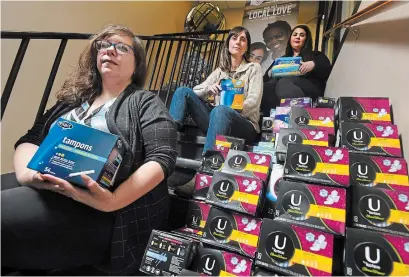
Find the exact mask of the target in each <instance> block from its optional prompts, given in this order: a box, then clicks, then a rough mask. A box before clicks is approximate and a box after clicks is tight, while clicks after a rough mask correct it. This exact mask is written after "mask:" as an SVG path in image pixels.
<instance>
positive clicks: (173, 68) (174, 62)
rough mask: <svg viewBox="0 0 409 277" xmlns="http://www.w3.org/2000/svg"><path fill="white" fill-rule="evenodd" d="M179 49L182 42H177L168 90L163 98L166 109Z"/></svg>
mask: <svg viewBox="0 0 409 277" xmlns="http://www.w3.org/2000/svg"><path fill="white" fill-rule="evenodd" d="M181 48H182V41H180V40H179V42H178V46H177V49H176V54H175V58H174V60H173V66H172V71H171V72H170V77H169V86H168V90H167V92H166V98H165V106H166V107H167V106H168V101H169V94H170V91H171V89H172V85H173V76H175V70H176V65H177V63H178V60H179V54H180V49H181Z"/></svg>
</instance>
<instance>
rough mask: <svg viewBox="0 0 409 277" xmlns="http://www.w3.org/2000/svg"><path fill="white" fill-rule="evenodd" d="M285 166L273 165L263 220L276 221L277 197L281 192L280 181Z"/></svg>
mask: <svg viewBox="0 0 409 277" xmlns="http://www.w3.org/2000/svg"><path fill="white" fill-rule="evenodd" d="M283 173H284V166H283V165H281V164H273V165H272V169H271V173H270V179H269V180H268V186H267V191H266V197H265V200H264V205H263V210H262V215H263V218H271V219H274V215H275V209H276V203H277V195H278V192H279V191H280V188H279V181H280V180H281V179H282V178H283Z"/></svg>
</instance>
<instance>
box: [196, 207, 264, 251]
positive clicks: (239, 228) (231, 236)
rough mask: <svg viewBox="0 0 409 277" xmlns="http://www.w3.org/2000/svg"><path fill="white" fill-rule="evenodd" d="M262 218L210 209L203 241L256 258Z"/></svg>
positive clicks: (214, 208)
mask: <svg viewBox="0 0 409 277" xmlns="http://www.w3.org/2000/svg"><path fill="white" fill-rule="evenodd" d="M261 222H262V220H261V219H259V218H256V217H253V216H249V215H243V214H239V213H235V212H230V211H227V210H221V209H219V208H216V207H212V208H211V209H210V213H209V217H208V218H207V221H206V226H205V229H204V231H203V235H202V242H204V243H208V244H212V245H215V246H218V247H221V248H224V249H227V250H230V251H234V252H237V253H239V254H241V255H245V256H247V257H250V258H254V255H255V253H256V250H257V244H258V239H259V235H260V228H261Z"/></svg>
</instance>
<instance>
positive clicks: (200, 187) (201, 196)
mask: <svg viewBox="0 0 409 277" xmlns="http://www.w3.org/2000/svg"><path fill="white" fill-rule="evenodd" d="M212 178H213V176H211V175H207V174H203V173H196V176H195V189H194V191H193V198H194V199H196V200H202V201H205V200H206V197H207V192H208V191H209V187H210V185H211V184H212Z"/></svg>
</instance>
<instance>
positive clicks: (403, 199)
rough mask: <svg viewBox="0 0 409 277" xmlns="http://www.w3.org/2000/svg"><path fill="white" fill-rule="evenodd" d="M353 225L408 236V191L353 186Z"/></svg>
mask: <svg viewBox="0 0 409 277" xmlns="http://www.w3.org/2000/svg"><path fill="white" fill-rule="evenodd" d="M352 197H353V198H352V200H353V201H352V203H353V204H352V218H353V226H354V227H359V228H367V229H372V230H375V231H381V232H387V233H392V234H396V235H406V236H409V193H404V192H400V191H393V190H388V189H374V188H367V187H362V186H355V187H353V190H352Z"/></svg>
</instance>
